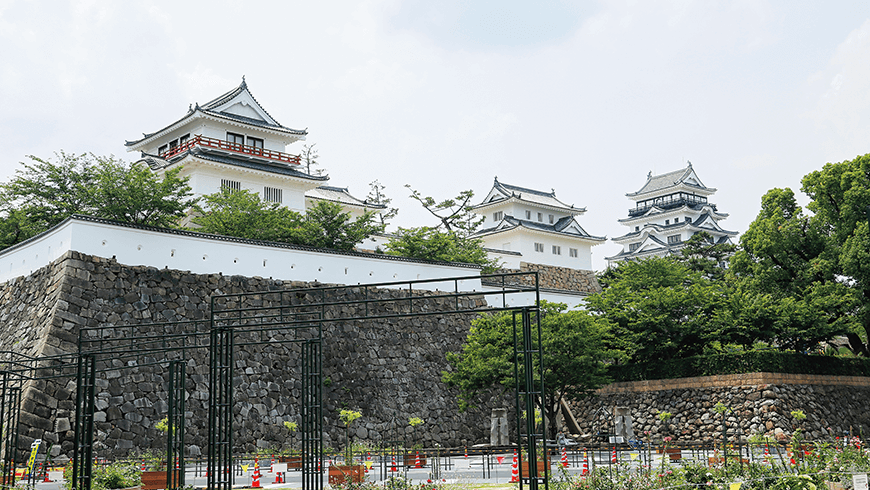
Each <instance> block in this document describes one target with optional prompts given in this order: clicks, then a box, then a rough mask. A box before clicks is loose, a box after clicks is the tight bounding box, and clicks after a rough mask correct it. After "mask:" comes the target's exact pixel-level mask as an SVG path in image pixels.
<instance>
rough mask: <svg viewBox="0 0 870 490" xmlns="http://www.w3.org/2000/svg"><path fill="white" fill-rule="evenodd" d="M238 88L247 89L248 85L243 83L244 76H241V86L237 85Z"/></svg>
mask: <svg viewBox="0 0 870 490" xmlns="http://www.w3.org/2000/svg"><path fill="white" fill-rule="evenodd" d="M239 88H248V84H247V83H245V76H244V75H242V84H241V85H239Z"/></svg>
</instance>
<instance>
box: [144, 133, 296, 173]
mask: <svg viewBox="0 0 870 490" xmlns="http://www.w3.org/2000/svg"><path fill="white" fill-rule="evenodd" d="M194 147H200V148H204V149H207V150H208V151H211V152H216V153H226V154H228V155H232V156H235V157H239V156H241V157H244V158H264V159H267V160H272V161H277V162H283V163H286V164H290V165H300V164H301V163H302V159H301V158H300V156H299V155H291V154H289V153H284V152H281V151H274V150H266V149H264V148H260V147H257V146H251V145H245V144H241V143H231V142H229V141H224V140H219V139H217V138H209V137H206V136H202V135H199V134H198V135H196V136H194V137H193V138H191V139H189V140H187V141H185V142H184V143H182V144H179V145H178V146H176V147H174V148H170V149H169V150H168V151H166V152H164V153H163V154H162V155H160V156H161V157H163V158H165V159H170V158H172V157H174V156H176V155H180V154H182V153H184V152H186V151H188V150H190V149H192V148H194Z"/></svg>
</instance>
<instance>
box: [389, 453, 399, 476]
mask: <svg viewBox="0 0 870 490" xmlns="http://www.w3.org/2000/svg"><path fill="white" fill-rule="evenodd" d="M390 471H391V472H393V471H399V469H398V468H396V455H395V454H393V462H392V463H390Z"/></svg>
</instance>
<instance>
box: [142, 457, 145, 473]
mask: <svg viewBox="0 0 870 490" xmlns="http://www.w3.org/2000/svg"><path fill="white" fill-rule="evenodd" d="M142 471H145V458H142Z"/></svg>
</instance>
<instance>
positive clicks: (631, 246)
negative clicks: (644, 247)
mask: <svg viewBox="0 0 870 490" xmlns="http://www.w3.org/2000/svg"><path fill="white" fill-rule="evenodd" d="M639 248H640V242H638V243H629V244H628V251H629V252H634V251H635V250H637V249H639Z"/></svg>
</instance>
